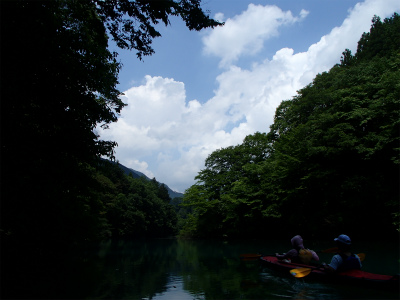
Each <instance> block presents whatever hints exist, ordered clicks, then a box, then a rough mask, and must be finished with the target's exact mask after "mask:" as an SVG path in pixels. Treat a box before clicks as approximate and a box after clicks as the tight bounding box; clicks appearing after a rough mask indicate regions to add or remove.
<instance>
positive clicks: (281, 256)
mask: <svg viewBox="0 0 400 300" xmlns="http://www.w3.org/2000/svg"><path fill="white" fill-rule="evenodd" d="M295 256H297V250H296V249H292V250H290V251H288V252H286V253H284V254H278V253H276V257H277V258H278V259H285V258H289V259H291V258H292V257H295Z"/></svg>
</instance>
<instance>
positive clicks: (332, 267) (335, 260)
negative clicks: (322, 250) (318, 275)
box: [322, 254, 342, 273]
mask: <svg viewBox="0 0 400 300" xmlns="http://www.w3.org/2000/svg"><path fill="white" fill-rule="evenodd" d="M341 263H342V258H341V257H340V255H338V254H336V255H334V256H333V257H332V260H331V262H330V264H329V265H327V264H325V263H324V264H322V267H323V268H324V270H325V271H327V272H328V273H333V272H336V270H337V269H338V267H339V266H340V264H341Z"/></svg>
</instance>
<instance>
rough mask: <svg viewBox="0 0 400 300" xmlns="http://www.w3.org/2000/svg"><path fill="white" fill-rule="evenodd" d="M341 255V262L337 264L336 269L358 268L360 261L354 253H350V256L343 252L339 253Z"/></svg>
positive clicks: (359, 267)
mask: <svg viewBox="0 0 400 300" xmlns="http://www.w3.org/2000/svg"><path fill="white" fill-rule="evenodd" d="M339 255H340V256H341V258H342V260H343V263H342V264H341V265H340V266H339V268H338V271H339V272H342V271H347V270H360V269H361V265H360V261H359V260H358V258H357V257H356V256H355V254H351V255H350V256H347V255H345V254H343V253H339Z"/></svg>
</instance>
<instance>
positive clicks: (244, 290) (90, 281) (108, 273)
mask: <svg viewBox="0 0 400 300" xmlns="http://www.w3.org/2000/svg"><path fill="white" fill-rule="evenodd" d="M287 243H288V242H287V241H283V242H282V241H263V242H260V241H233V242H221V241H192V240H175V239H160V240H146V241H144V240H136V241H108V242H106V243H103V244H102V245H101V246H100V247H98V248H96V249H95V250H92V251H90V252H89V251H88V252H87V253H86V255H85V256H81V257H80V258H76V257H75V258H73V259H72V258H71V259H65V260H63V261H62V262H61V261H59V262H58V264H57V273H58V274H59V277H58V278H57V282H56V279H55V278H54V280H53V281H52V283H51V285H52V286H51V287H52V289H51V292H49V290H48V289H45V284H42V285H36V284H32V287H36V290H35V291H33V290H32V294H35V295H38V296H39V295H40V296H41V298H52V299H55V298H57V299H60V298H68V299H157V300H161V299H182V300H186V299H366V298H368V299H397V298H398V297H399V293H397V292H396V291H394V292H389V291H377V290H372V289H363V288H354V287H349V286H342V285H334V284H325V283H324V284H322V283H320V282H313V281H310V280H308V278H302V279H296V278H293V277H291V276H290V275H289V274H286V273H285V274H282V273H276V272H274V271H272V270H269V269H268V268H262V267H261V266H260V265H259V264H258V263H257V261H248V262H243V261H240V260H239V255H240V254H241V253H251V252H254V253H257V252H263V253H274V252H283V251H285V250H286V249H287V247H288V245H287ZM309 244H311V242H309ZM330 246H331V244H326V245H325V244H319V243H316V244H314V245H310V247H313V248H314V249H325V248H329V247H330ZM362 247H363V248H362V250H361V251H360V252H366V253H367V258H366V260H365V264H364V265H365V266H366V267H367V268H372V270H369V271H372V272H379V270H381V271H382V272H385V270H383V269H382V265H381V266H375V265H374V264H371V265H368V259H369V257H374V255H377V254H374V253H373V249H372V248H368V247H367V245H363V246H362ZM382 248H383V249H385V260H384V261H387V262H389V261H392V262H393V263H397V262H398V251H397V248H396V247H394V246H393V245H389V244H388V245H382ZM391 249H392V250H391ZM330 257H331V255H330V254H327V255H326V256H323V255H321V259H322V260H324V261H327V260H328V259H329V258H330ZM381 261H382V260H381ZM53 263H54V262H53ZM375 267H376V268H379V269H374V268H375ZM394 269H396V268H394ZM388 270H389V271H390V272H391V271H392V270H393V264H391V265H390V266H389V269H388ZM389 274H390V273H389ZM39 280H40V278H36V282H39ZM47 285H48V284H47ZM39 287H40V289H41V290H38V289H39Z"/></svg>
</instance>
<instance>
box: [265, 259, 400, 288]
mask: <svg viewBox="0 0 400 300" xmlns="http://www.w3.org/2000/svg"><path fill="white" fill-rule="evenodd" d="M260 261H261V262H262V263H263V265H265V266H267V267H268V268H270V269H274V270H278V271H284V272H287V274H288V275H289V274H290V273H289V271H290V270H293V269H299V268H310V269H311V270H308V272H306V274H307V278H308V277H310V278H314V279H318V280H322V279H323V280H327V281H329V282H345V283H351V284H361V285H365V286H369V287H370V286H373V287H379V288H385V289H395V288H397V289H399V276H398V275H394V276H391V275H381V274H374V273H369V272H365V271H362V270H349V271H344V272H341V273H334V274H332V273H327V272H325V271H323V270H322V269H320V268H318V267H315V266H309V265H303V264H297V263H291V262H285V261H283V260H278V259H277V258H276V257H275V256H261V257H260ZM292 275H295V274H294V273H292ZM304 278H305V276H304Z"/></svg>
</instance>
